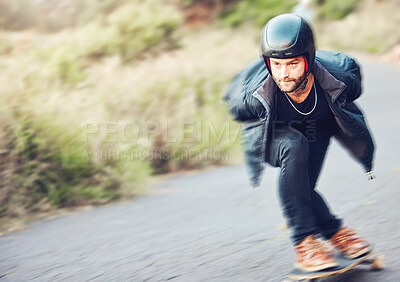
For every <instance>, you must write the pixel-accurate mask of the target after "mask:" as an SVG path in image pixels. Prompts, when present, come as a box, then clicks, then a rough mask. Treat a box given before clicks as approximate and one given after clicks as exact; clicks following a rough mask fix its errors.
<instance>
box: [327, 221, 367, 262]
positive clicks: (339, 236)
mask: <svg viewBox="0 0 400 282" xmlns="http://www.w3.org/2000/svg"><path fill="white" fill-rule="evenodd" d="M329 241H330V243H331V244H332V245H333V246H334V247H335V248H336V249H337V250H339V252H341V253H342V254H343V256H344V257H346V258H348V259H354V258H357V257H360V256H362V255H364V254H366V253H368V252H369V251H371V246H370V245H369V243H368V242H367V241H366V240H365V239H363V238H361V237H360V236H359V235H358V234H357V232H356V231H355V230H354V229H352V228H348V227H343V228H341V229H340V230H339V231H338V232H337V233H336V234H335V235H333V237H332V238H331V239H330V240H329Z"/></svg>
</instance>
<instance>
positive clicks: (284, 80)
mask: <svg viewBox="0 0 400 282" xmlns="http://www.w3.org/2000/svg"><path fill="white" fill-rule="evenodd" d="M304 60H305V59H304V57H303V56H299V57H295V58H290V59H274V58H270V63H271V73H272V77H273V78H274V80H275V82H276V84H277V85H278V87H279V88H280V89H281V91H283V92H286V93H291V92H294V91H295V90H296V89H297V88H298V87H299V86H300V85H301V84H302V83H303V81H304V79H305V78H306V74H305V61H304Z"/></svg>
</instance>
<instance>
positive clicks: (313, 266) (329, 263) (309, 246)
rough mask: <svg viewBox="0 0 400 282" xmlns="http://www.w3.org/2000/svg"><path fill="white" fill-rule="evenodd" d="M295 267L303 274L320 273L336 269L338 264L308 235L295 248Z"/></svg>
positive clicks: (320, 244) (321, 245)
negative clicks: (328, 269)
mask: <svg viewBox="0 0 400 282" xmlns="http://www.w3.org/2000/svg"><path fill="white" fill-rule="evenodd" d="M295 250H296V253H297V261H296V264H295V267H296V268H298V269H300V270H301V271H304V272H313V271H320V270H324V269H327V268H332V267H337V266H339V263H338V262H337V261H336V260H335V259H334V258H333V257H332V255H331V254H330V252H328V251H327V249H326V248H325V247H324V245H323V244H322V243H321V242H320V240H318V239H317V238H316V237H315V236H314V235H310V236H308V237H307V238H305V239H304V240H303V241H301V242H300V243H299V244H298V245H296V246H295Z"/></svg>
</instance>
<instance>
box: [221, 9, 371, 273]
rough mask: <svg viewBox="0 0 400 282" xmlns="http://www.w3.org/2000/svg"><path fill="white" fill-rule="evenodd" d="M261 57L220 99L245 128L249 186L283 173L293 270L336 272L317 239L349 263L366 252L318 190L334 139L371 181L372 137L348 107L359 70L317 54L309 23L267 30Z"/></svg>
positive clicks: (292, 21) (286, 19)
mask: <svg viewBox="0 0 400 282" xmlns="http://www.w3.org/2000/svg"><path fill="white" fill-rule="evenodd" d="M261 52H262V58H261V59H259V60H257V61H255V62H253V63H252V64H250V65H249V66H248V67H246V68H245V69H244V70H243V71H241V72H240V73H239V74H237V75H236V76H235V77H234V79H233V80H232V82H231V84H230V86H229V88H228V91H227V93H226V95H225V97H224V100H225V101H226V103H227V104H228V106H229V109H230V112H231V114H232V115H233V117H234V119H235V120H237V121H240V122H243V123H244V127H243V138H244V149H245V156H246V162H247V167H248V169H249V174H250V180H251V183H252V185H253V186H258V184H259V183H260V178H261V174H262V171H263V169H264V165H265V163H268V164H270V165H271V166H273V167H280V175H279V183H278V188H279V189H278V191H279V198H280V201H281V206H282V209H283V214H284V216H285V217H286V219H287V221H288V224H289V225H290V227H291V228H292V241H293V244H294V246H295V250H296V253H297V261H296V266H297V267H298V268H299V269H301V270H303V271H318V270H322V269H326V268H330V267H335V266H337V265H338V263H337V262H336V261H335V259H334V258H333V256H332V255H331V254H330V253H329V251H328V250H327V248H324V246H323V245H322V244H321V240H320V239H319V236H322V237H323V238H324V239H326V240H329V241H330V243H332V245H333V246H334V247H335V248H336V249H338V250H339V251H340V252H342V253H343V254H344V255H345V256H347V257H348V258H356V257H359V256H361V255H363V254H365V253H367V252H368V251H370V245H369V244H368V242H367V241H366V240H365V239H363V238H361V237H360V236H359V235H358V234H357V233H356V231H355V230H353V229H350V228H348V227H343V225H342V220H341V219H339V218H337V217H336V216H334V215H333V214H331V212H330V210H329V208H328V206H327V205H326V203H325V201H324V199H323V198H322V197H321V196H320V195H319V193H318V192H317V191H315V186H316V182H317V179H318V176H319V173H320V171H321V167H322V164H323V161H324V158H325V153H326V150H327V148H328V145H329V141H330V138H331V137H332V136H334V137H335V138H336V139H337V140H339V142H340V143H341V144H342V145H343V146H344V147H345V148H346V149H347V150H348V151H349V152H350V153H351V154H352V155H353V156H354V157H355V158H356V159H357V160H358V161H359V162H360V163H361V164H362V165H363V166H364V168H365V171H366V172H367V175H368V177H369V178H370V179H372V178H373V174H372V172H371V168H372V159H373V152H374V145H373V141H372V137H371V135H370V133H369V130H368V128H367V125H366V123H365V120H364V117H363V115H362V113H361V111H360V110H359V108H358V107H357V106H356V105H355V104H354V102H353V101H354V100H355V99H357V98H358V97H359V96H360V95H361V74H360V68H359V66H358V65H357V63H356V62H355V61H354V60H353V59H352V58H350V57H348V56H346V55H344V54H341V53H333V52H327V51H318V52H316V51H315V45H314V38H313V33H312V30H311V28H310V26H309V24H308V23H307V22H306V21H305V20H304V19H303V18H301V17H300V16H296V15H293V14H284V15H280V16H277V17H275V18H273V19H271V20H270V21H269V22H268V23H267V25H266V26H265V28H264V30H263V32H262V36H261Z"/></svg>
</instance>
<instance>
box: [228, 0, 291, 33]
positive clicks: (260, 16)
mask: <svg viewBox="0 0 400 282" xmlns="http://www.w3.org/2000/svg"><path fill="white" fill-rule="evenodd" d="M296 3H297V1H296V0H283V1H282V0H269V1H265V0H249V1H240V2H238V3H236V4H233V5H230V6H228V7H227V8H226V9H225V11H224V12H223V13H222V14H221V18H222V21H223V23H225V24H226V25H228V26H231V27H237V26H240V25H242V24H243V23H244V22H246V21H252V22H253V23H255V24H256V25H257V26H259V27H261V26H263V25H265V24H266V23H267V21H268V20H270V19H271V18H273V17H275V16H277V15H279V14H283V13H290V12H291V11H292V9H293V7H294V6H295V5H296Z"/></svg>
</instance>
